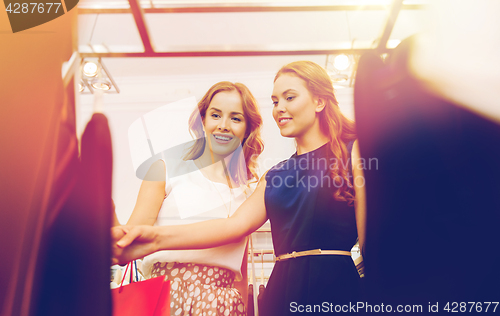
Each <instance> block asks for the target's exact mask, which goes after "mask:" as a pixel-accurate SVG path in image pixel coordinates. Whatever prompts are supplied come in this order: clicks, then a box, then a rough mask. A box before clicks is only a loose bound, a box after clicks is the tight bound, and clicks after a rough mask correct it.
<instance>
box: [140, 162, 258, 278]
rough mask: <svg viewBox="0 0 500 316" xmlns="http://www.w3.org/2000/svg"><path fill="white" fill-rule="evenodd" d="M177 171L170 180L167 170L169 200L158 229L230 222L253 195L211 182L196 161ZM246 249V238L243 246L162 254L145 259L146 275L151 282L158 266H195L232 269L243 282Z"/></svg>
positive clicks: (160, 214) (164, 202)
mask: <svg viewBox="0 0 500 316" xmlns="http://www.w3.org/2000/svg"><path fill="white" fill-rule="evenodd" d="M219 163H220V162H219ZM174 167H175V174H176V176H175V177H170V178H169V176H168V168H167V178H166V185H165V193H166V194H167V197H166V198H165V200H164V201H163V204H162V206H161V209H160V212H159V213H158V218H157V219H156V223H155V226H166V225H185V224H191V223H196V222H201V221H206V220H210V219H215V218H227V217H228V216H229V215H231V214H233V213H234V211H236V209H237V208H238V207H239V206H240V205H241V204H242V203H243V202H244V201H245V199H246V197H247V195H249V194H250V193H251V192H250V191H248V189H247V191H246V192H245V190H244V188H245V187H244V186H242V187H239V188H233V189H232V190H230V189H229V186H228V185H226V184H223V183H218V182H212V181H210V180H208V179H207V178H206V177H205V176H204V175H203V174H202V173H201V171H200V170H199V169H198V168H197V167H196V165H195V164H194V161H193V160H187V161H182V160H181V161H179V162H178V163H176V165H175V166H174ZM171 170H172V169H171ZM193 170H194V171H193ZM231 191H232V194H231ZM230 201H231V202H230ZM245 247H246V238H243V239H242V240H240V241H239V242H236V243H231V244H227V245H224V246H220V247H215V248H208V249H195V250H163V251H158V252H155V253H153V254H151V255H149V256H146V257H145V258H144V260H143V272H144V273H145V277H147V278H150V277H151V270H152V268H153V264H154V263H156V262H183V263H187V262H191V263H200V264H205V265H212V266H218V267H223V268H226V269H229V270H231V271H234V273H235V275H236V280H241V271H240V269H241V263H242V260H243V256H244V255H245V254H244V252H245Z"/></svg>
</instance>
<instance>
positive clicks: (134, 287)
mask: <svg viewBox="0 0 500 316" xmlns="http://www.w3.org/2000/svg"><path fill="white" fill-rule="evenodd" d="M130 265H131V264H130V263H129V264H128V265H127V268H126V270H125V273H124V275H123V279H125V276H126V275H127V270H128V268H129V266H130ZM132 270H133V269H132ZM132 274H133V271H131V277H130V279H131V281H132V279H133V277H132ZM123 279H122V282H121V284H120V286H119V287H117V288H115V289H112V290H111V296H112V300H113V316H169V315H170V281H168V280H167V281H165V277H157V278H154V279H148V280H144V281H140V282H132V283H130V284H128V285H123Z"/></svg>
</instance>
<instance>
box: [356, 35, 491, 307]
mask: <svg viewBox="0 0 500 316" xmlns="http://www.w3.org/2000/svg"><path fill="white" fill-rule="evenodd" d="M412 45H413V44H412V40H411V39H409V40H406V41H403V42H402V43H401V44H400V46H399V47H398V48H397V49H396V50H395V51H394V52H393V53H392V54H391V56H389V59H388V60H387V62H385V63H384V62H383V61H382V60H381V58H380V57H379V56H377V55H375V54H372V53H367V54H365V55H363V56H362V57H361V59H360V61H359V65H358V70H357V77H356V85H355V91H354V103H355V112H356V122H357V131H358V137H359V144H360V152H361V157H362V158H365V159H367V161H368V159H370V158H376V161H377V167H376V168H368V169H365V170H364V171H365V178H366V199H367V231H366V246H365V250H366V251H365V254H364V264H365V276H366V285H367V293H368V296H369V298H370V299H371V300H373V301H377V302H384V303H385V302H387V303H400V302H408V303H416V302H421V303H425V304H427V303H428V302H435V301H443V302H446V301H488V300H490V301H491V300H492V299H493V300H495V299H496V300H498V297H500V287H499V286H498V284H500V280H499V275H498V273H497V271H496V270H497V268H496V266H495V265H494V264H492V263H493V262H498V259H499V254H498V251H496V248H495V247H496V245H497V244H498V242H499V241H500V238H499V233H498V228H497V226H498V223H499V222H500V212H499V210H500V195H499V192H500V181H499V179H500V165H499V164H498V162H499V161H500V126H499V125H497V124H495V123H494V122H492V121H489V120H486V119H484V118H482V117H479V116H477V115H476V114H474V113H472V112H469V111H467V110H465V109H463V108H461V107H459V106H457V105H456V104H453V103H450V102H447V101H445V100H443V99H441V98H439V97H437V96H434V95H432V94H430V93H429V92H428V91H427V90H426V89H425V88H424V87H423V85H422V84H421V83H420V82H419V81H418V80H415V79H414V78H413V77H412V75H411V73H410V72H409V70H408V59H409V56H410V54H411V51H412Z"/></svg>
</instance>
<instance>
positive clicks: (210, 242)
mask: <svg viewBox="0 0 500 316" xmlns="http://www.w3.org/2000/svg"><path fill="white" fill-rule="evenodd" d="M265 188H266V180H265V176H264V177H262V179H261V180H260V181H259V184H258V185H257V188H256V189H255V191H254V193H253V194H252V195H250V197H248V199H247V200H246V201H245V202H243V204H242V205H241V206H240V207H239V208H238V209H237V210H236V212H235V213H234V214H233V215H232V216H231V217H229V218H224V219H214V220H209V221H203V222H198V223H194V224H188V225H175V226H144V225H143V226H120V227H115V228H113V229H112V236H113V239H114V240H115V241H116V240H118V242H117V243H116V247H113V252H114V260H113V262H115V263H116V262H118V263H126V262H128V261H130V260H133V259H137V258H142V257H144V256H146V255H148V254H151V253H153V252H156V251H159V250H181V249H204V248H211V247H217V246H221V245H225V244H228V243H232V242H237V241H239V240H241V239H242V238H243V237H244V236H247V235H249V234H250V233H252V232H253V231H255V230H257V229H258V228H259V227H260V226H262V225H263V224H264V223H265V222H266V220H267V213H266V207H265V203H264V192H265Z"/></svg>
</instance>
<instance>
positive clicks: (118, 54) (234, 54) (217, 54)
mask: <svg viewBox="0 0 500 316" xmlns="http://www.w3.org/2000/svg"><path fill="white" fill-rule="evenodd" d="M372 50H373V49H371V48H358V49H311V50H307V49H306V50H247V51H243V50H241V51H225V50H219V51H217V50H211V51H178V52H143V53H140V52H130V53H126V52H103V53H96V52H87V53H84V52H80V56H81V57H82V58H88V57H103V58H104V57H108V58H109V57H242V56H293V55H331V54H342V53H343V54H362V53H364V52H366V51H372ZM390 50H391V49H387V48H385V49H383V50H382V52H389V51H390Z"/></svg>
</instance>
